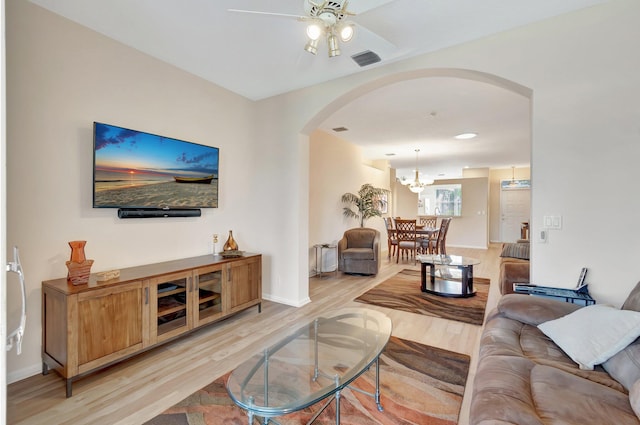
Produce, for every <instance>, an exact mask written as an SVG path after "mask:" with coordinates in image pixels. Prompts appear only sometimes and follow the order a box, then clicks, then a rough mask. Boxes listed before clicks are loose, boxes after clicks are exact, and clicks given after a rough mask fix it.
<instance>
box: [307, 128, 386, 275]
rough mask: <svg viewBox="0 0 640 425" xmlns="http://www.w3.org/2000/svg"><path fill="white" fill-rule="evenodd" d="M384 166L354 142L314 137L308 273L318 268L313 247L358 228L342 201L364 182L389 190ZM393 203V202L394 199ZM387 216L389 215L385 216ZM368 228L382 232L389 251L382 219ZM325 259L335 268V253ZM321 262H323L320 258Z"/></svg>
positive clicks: (322, 134)
mask: <svg viewBox="0 0 640 425" xmlns="http://www.w3.org/2000/svg"><path fill="white" fill-rule="evenodd" d="M384 163H385V164H376V165H375V166H374V165H372V164H369V163H367V162H366V161H365V160H364V159H363V157H362V149H361V148H360V147H357V146H355V145H353V144H351V143H347V142H345V141H344V140H342V139H340V138H339V137H336V136H334V135H332V134H327V133H325V132H323V131H320V130H318V131H315V132H314V133H313V134H312V135H311V146H310V166H309V271H310V274H312V273H311V270H313V269H314V268H315V258H314V256H315V250H314V249H313V245H315V244H321V243H337V241H338V240H340V239H341V238H342V235H343V234H344V231H345V230H347V229H351V228H353V227H359V226H360V222H359V221H358V220H355V219H347V218H345V217H344V216H343V213H342V211H343V210H342V208H343V206H344V205H343V204H342V202H341V201H340V199H341V197H342V194H344V193H346V192H351V193H355V194H357V193H358V190H359V189H360V187H361V186H362V185H363V184H364V183H370V184H372V185H373V186H375V187H380V188H383V189H389V181H390V177H389V173H390V170H389V168H388V166H385V165H386V161H384ZM391 202H393V199H392V200H391ZM386 216H388V214H387V215H386ZM364 225H365V227H371V228H373V229H376V230H378V231H379V232H380V238H381V242H383V248H384V250H386V247H387V245H386V240H387V239H386V238H387V234H386V229H385V227H384V221H383V220H382V218H380V217H373V218H370V219H368V220H367V221H365V223H364ZM325 254H326V258H325V259H324V261H325V264H326V266H327V268H329V267H331V266H335V264H336V258H335V252H334V253H329V252H326V251H325ZM318 261H320V260H319V259H318Z"/></svg>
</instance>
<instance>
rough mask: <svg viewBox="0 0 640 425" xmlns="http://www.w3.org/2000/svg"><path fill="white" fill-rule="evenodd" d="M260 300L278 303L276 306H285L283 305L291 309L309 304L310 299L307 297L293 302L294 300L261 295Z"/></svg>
mask: <svg viewBox="0 0 640 425" xmlns="http://www.w3.org/2000/svg"><path fill="white" fill-rule="evenodd" d="M262 299H263V300H267V301H272V302H274V303H278V304H285V305H290V306H291V307H302V306H303V305H307V304H309V303H310V302H311V298H309V297H307V298H304V299H302V300H299V301H294V300H290V299H288V298H281V297H276V296H272V295H269V294H266V295H265V294H263V295H262Z"/></svg>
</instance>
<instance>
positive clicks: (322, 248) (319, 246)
mask: <svg viewBox="0 0 640 425" xmlns="http://www.w3.org/2000/svg"><path fill="white" fill-rule="evenodd" d="M313 247H314V248H315V254H316V275H317V276H318V277H319V278H320V279H322V273H323V270H322V264H323V261H322V259H323V258H324V257H323V254H324V251H325V250H328V251H329V252H331V251H334V252H335V254H336V257H335V258H336V262H335V265H336V267H335V269H334V270H332V271H333V272H335V274H336V276H337V275H338V245H331V244H328V243H322V244H316V245H314V246H313ZM318 256H319V257H320V266H319V267H318ZM324 272H325V273H326V272H327V271H326V270H324Z"/></svg>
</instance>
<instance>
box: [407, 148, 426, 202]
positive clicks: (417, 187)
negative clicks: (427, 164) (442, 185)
mask: <svg viewBox="0 0 640 425" xmlns="http://www.w3.org/2000/svg"><path fill="white" fill-rule="evenodd" d="M418 152H420V149H416V175H415V178H414V180H413V181H411V180H407V179H405V178H404V177H403V178H402V180H400V183H402V184H403V185H409V190H410V191H411V192H413V193H421V192H422V191H423V190H424V188H425V187H426V186H427V185H430V184H433V179H427V180H423V181H420V178H419V177H418V176H419V170H418Z"/></svg>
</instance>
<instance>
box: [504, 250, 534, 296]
mask: <svg viewBox="0 0 640 425" xmlns="http://www.w3.org/2000/svg"><path fill="white" fill-rule="evenodd" d="M529 267H530V264H529V260H522V259H518V258H508V257H504V258H502V260H501V261H500V293H501V294H502V295H506V294H512V293H513V284H514V283H529Z"/></svg>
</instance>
